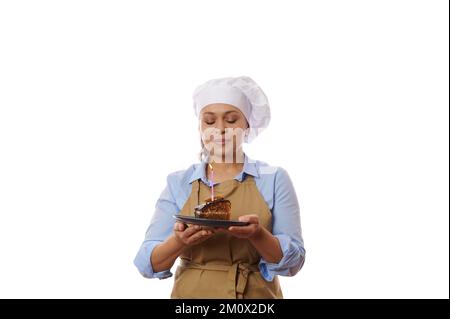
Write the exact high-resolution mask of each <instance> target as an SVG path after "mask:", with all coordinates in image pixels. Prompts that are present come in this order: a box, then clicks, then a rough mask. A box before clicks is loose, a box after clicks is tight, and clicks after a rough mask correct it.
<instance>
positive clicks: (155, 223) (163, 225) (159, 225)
mask: <svg viewBox="0 0 450 319" xmlns="http://www.w3.org/2000/svg"><path fill="white" fill-rule="evenodd" d="M170 186H171V185H170V175H169V177H168V178H167V186H166V188H165V189H164V190H163V192H162V193H161V195H160V197H159V199H158V200H157V202H156V205H155V212H154V214H153V217H152V220H151V222H150V226H149V227H148V228H147V232H146V233H145V239H144V242H143V243H142V245H141V247H140V249H139V251H138V253H137V255H136V257H135V259H134V265H135V266H136V267H137V269H138V270H139V272H140V273H141V274H142V276H144V277H145V278H159V279H165V278H169V277H171V276H172V273H171V271H170V269H167V270H164V271H160V272H154V271H153V267H152V264H151V261H150V256H151V254H152V251H153V249H154V248H155V247H156V246H157V245H158V244H160V243H162V242H163V241H164V240H166V239H167V238H168V237H169V236H170V234H171V233H172V229H173V225H174V223H175V220H174V218H173V215H174V214H177V212H178V208H177V205H176V202H175V200H174V197H173V195H172V191H171V187H170Z"/></svg>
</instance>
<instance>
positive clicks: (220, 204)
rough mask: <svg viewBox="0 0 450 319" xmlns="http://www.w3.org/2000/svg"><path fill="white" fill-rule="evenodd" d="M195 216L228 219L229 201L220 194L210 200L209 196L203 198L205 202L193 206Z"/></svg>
mask: <svg viewBox="0 0 450 319" xmlns="http://www.w3.org/2000/svg"><path fill="white" fill-rule="evenodd" d="M194 213H195V217H197V218H208V219H220V220H230V217H231V202H230V201H229V200H226V199H224V198H223V197H221V196H216V197H215V198H214V200H213V201H212V200H211V198H208V199H206V200H205V204H202V205H199V206H197V207H195V212H194Z"/></svg>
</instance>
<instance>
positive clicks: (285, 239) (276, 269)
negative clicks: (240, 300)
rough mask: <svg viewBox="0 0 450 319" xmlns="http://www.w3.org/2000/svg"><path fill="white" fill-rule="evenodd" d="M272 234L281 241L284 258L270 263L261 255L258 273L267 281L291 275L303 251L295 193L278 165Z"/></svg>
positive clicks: (303, 258) (300, 262)
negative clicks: (277, 276) (278, 276)
mask: <svg viewBox="0 0 450 319" xmlns="http://www.w3.org/2000/svg"><path fill="white" fill-rule="evenodd" d="M272 233H273V235H274V236H275V237H276V238H277V239H278V241H279V242H280V247H281V251H282V253H283V257H282V259H281V260H280V261H279V262H278V263H269V262H267V261H265V260H264V259H263V258H261V261H260V263H259V268H260V271H261V274H262V275H263V277H264V279H266V280H267V281H272V280H273V278H274V277H275V275H281V276H294V275H295V274H297V273H298V272H299V270H300V269H301V268H302V267H303V264H304V261H305V253H306V251H305V248H304V243H303V238H302V229H301V224H300V207H299V203H298V199H297V195H296V192H295V189H294V186H293V184H292V181H291V179H290V177H289V175H288V173H287V172H286V170H284V169H283V168H278V170H277V172H276V173H275V180H274V202H273V208H272Z"/></svg>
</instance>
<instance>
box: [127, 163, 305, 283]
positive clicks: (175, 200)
mask: <svg viewBox="0 0 450 319" xmlns="http://www.w3.org/2000/svg"><path fill="white" fill-rule="evenodd" d="M205 165H206V163H205V162H201V163H197V164H194V165H191V166H190V167H189V168H188V169H186V170H182V171H177V172H174V173H171V174H169V175H168V177H167V185H166V187H165V189H164V190H163V192H162V193H161V196H160V198H159V199H158V200H157V202H156V207H155V208H156V209H155V212H154V214H153V217H152V220H151V222H150V226H149V227H148V229H147V232H146V235H145V240H144V242H143V243H142V245H141V247H140V249H139V251H138V253H137V255H136V258H135V259H134V264H135V265H136V267H137V268H138V270H139V272H140V273H141V274H142V275H143V276H144V277H146V278H159V279H164V278H168V277H171V276H172V273H171V271H170V269H167V270H165V271H161V272H154V271H153V269H152V265H151V262H150V256H151V253H152V251H153V249H154V248H155V246H156V245H158V244H160V243H162V242H163V241H164V240H166V239H167V238H168V237H169V236H170V235H171V234H172V232H173V225H174V223H175V219H174V218H173V215H175V214H178V213H179V212H180V211H181V209H182V208H183V206H184V204H185V203H186V201H187V199H188V197H189V195H190V193H191V187H192V186H191V183H192V182H193V181H195V180H198V179H201V181H202V182H203V183H205V184H206V185H209V181H208V180H207V177H206V171H205ZM246 175H252V176H253V177H254V180H255V183H256V186H257V188H258V190H259V192H260V193H261V195H262V196H263V198H264V200H265V202H266V203H267V206H268V207H269V208H270V211H271V212H272V234H273V235H274V236H275V237H276V238H278V240H279V242H280V246H281V250H282V252H283V258H282V259H281V260H280V261H279V262H278V263H269V262H267V261H265V260H264V259H263V258H261V260H260V262H259V269H260V271H261V275H262V276H263V277H264V279H266V280H267V281H272V280H273V278H274V276H275V275H282V276H293V275H295V274H296V273H297V272H298V271H299V270H300V269H301V268H302V266H303V263H304V260H305V248H304V245H303V238H302V231H301V226H300V208H299V204H298V200H297V195H296V193H295V189H294V186H293V185H292V182H291V179H290V178H289V175H288V173H287V172H286V170H284V169H283V168H281V167H272V166H269V165H267V164H266V163H264V162H261V161H253V160H251V159H250V158H248V157H247V156H245V161H244V166H243V169H242V171H241V172H240V173H239V174H238V175H237V176H235V177H234V178H235V179H236V180H238V181H242V180H243V179H244V178H245V176H246Z"/></svg>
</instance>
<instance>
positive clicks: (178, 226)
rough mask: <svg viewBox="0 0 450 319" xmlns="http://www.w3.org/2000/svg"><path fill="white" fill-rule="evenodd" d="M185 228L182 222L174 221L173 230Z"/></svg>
mask: <svg viewBox="0 0 450 319" xmlns="http://www.w3.org/2000/svg"><path fill="white" fill-rule="evenodd" d="M184 228H185V226H184V224H183V223H180V222H176V223H175V225H173V230H175V231H183V230H184Z"/></svg>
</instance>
